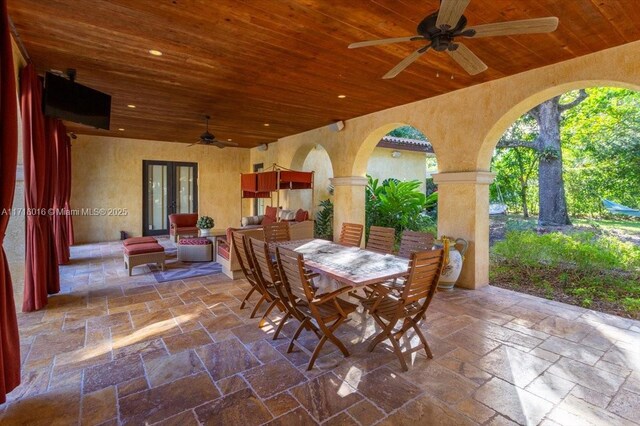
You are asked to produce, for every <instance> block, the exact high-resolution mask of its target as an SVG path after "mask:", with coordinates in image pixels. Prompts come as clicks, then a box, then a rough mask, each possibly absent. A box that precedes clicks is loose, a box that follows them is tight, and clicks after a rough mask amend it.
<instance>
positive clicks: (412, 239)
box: [398, 231, 434, 259]
mask: <svg viewBox="0 0 640 426" xmlns="http://www.w3.org/2000/svg"><path fill="white" fill-rule="evenodd" d="M433 240H434V238H433V235H431V234H429V233H428V232H416V231H404V232H403V233H402V239H401V240H400V249H399V250H398V256H400V257H404V258H405V259H410V258H411V254H412V253H414V252H417V251H425V250H431V248H432V247H433Z"/></svg>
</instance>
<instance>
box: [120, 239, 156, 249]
mask: <svg viewBox="0 0 640 426" xmlns="http://www.w3.org/2000/svg"><path fill="white" fill-rule="evenodd" d="M157 242H158V240H156V239H155V238H153V237H132V238H127V239H126V240H124V241H123V242H122V245H123V246H125V247H127V246H131V245H134V244H145V243H157Z"/></svg>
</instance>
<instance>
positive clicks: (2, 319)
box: [0, 0, 20, 404]
mask: <svg viewBox="0 0 640 426" xmlns="http://www.w3.org/2000/svg"><path fill="white" fill-rule="evenodd" d="M0 15H1V16H0V44H1V46H0V49H1V53H0V179H1V182H0V208H1V209H3V210H5V211H6V210H10V209H11V206H12V205H13V193H14V189H15V186H16V166H17V163H18V105H17V102H16V83H15V74H14V71H13V54H12V47H11V37H10V35H9V19H8V16H7V1H6V0H0ZM8 223H9V215H0V404H2V403H3V402H5V400H6V396H5V395H6V394H7V393H9V392H10V391H11V390H12V389H14V388H15V387H16V386H18V385H19V384H20V337H19V335H18V320H17V318H16V307H15V304H14V303H13V285H12V283H11V274H10V272H9V264H8V263H7V258H6V255H5V253H4V248H2V247H1V245H2V244H3V242H4V234H5V232H6V231H7V225H8Z"/></svg>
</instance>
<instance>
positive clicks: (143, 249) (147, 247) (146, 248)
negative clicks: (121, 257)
mask: <svg viewBox="0 0 640 426" xmlns="http://www.w3.org/2000/svg"><path fill="white" fill-rule="evenodd" d="M163 251H164V247H162V246H161V245H160V244H158V243H143V244H132V245H130V246H126V247H125V248H124V252H125V253H126V254H128V255H129V256H134V255H136V254H146V253H158V252H163Z"/></svg>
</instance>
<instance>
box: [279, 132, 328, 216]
mask: <svg viewBox="0 0 640 426" xmlns="http://www.w3.org/2000/svg"><path fill="white" fill-rule="evenodd" d="M291 168H292V169H294V170H301V171H305V172H314V182H313V191H290V194H289V202H288V205H289V206H290V208H296V209H298V208H301V209H304V210H307V211H309V214H310V215H311V217H315V213H316V212H317V211H318V206H319V205H320V202H321V201H323V200H327V199H330V198H331V196H332V195H333V194H332V189H331V180H330V179H331V178H332V177H333V164H332V162H331V158H330V157H329V154H328V152H327V150H326V149H325V148H324V147H323V146H322V145H321V144H317V145H313V146H305V147H302V148H300V149H299V150H298V152H296V154H295V155H294V157H293V160H292V162H291ZM312 193H313V194H312Z"/></svg>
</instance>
